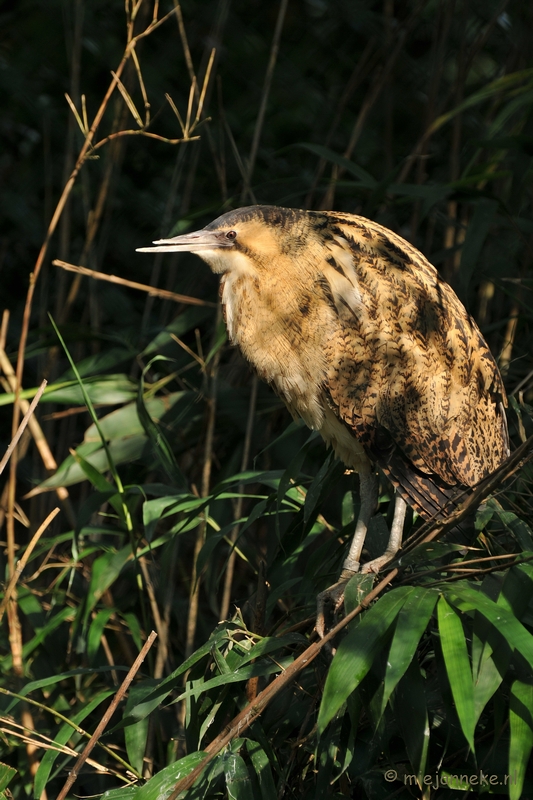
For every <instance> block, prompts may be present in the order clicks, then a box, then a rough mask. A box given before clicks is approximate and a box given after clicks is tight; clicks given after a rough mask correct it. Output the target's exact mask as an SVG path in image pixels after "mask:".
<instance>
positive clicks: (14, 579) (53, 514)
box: [0, 508, 60, 622]
mask: <svg viewBox="0 0 533 800" xmlns="http://www.w3.org/2000/svg"><path fill="white" fill-rule="evenodd" d="M59 511H60V509H59V508H54V510H53V511H51V512H50V513H49V514H48V516H47V517H46V519H45V521H44V522H43V523H42V525H40V526H39V528H38V529H37V531H36V532H35V533H34V535H33V537H32V539H31V542H30V543H29V545H28V546H27V548H26V550H25V551H24V555H23V556H22V558H21V559H20V561H19V562H18V563H17V566H16V569H15V571H14V572H13V574H12V575H11V578H10V581H9V583H8V585H7V588H6V591H5V593H4V597H3V599H2V602H1V603H0V622H1V621H2V617H3V616H4V611H5V610H6V606H7V604H8V602H9V598H10V597H11V595H12V594H13V592H14V590H15V586H16V585H17V581H18V579H19V578H20V576H21V574H22V572H23V571H24V567H25V566H26V564H27V563H28V559H29V557H30V556H31V554H32V552H33V550H34V549H35V545H36V544H37V542H38V541H39V539H40V538H41V536H42V535H43V533H44V532H45V530H46V529H47V528H48V526H49V525H50V523H51V522H52V520H53V519H55V518H56V517H57V515H58V514H59Z"/></svg>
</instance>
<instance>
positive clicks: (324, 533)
mask: <svg viewBox="0 0 533 800" xmlns="http://www.w3.org/2000/svg"><path fill="white" fill-rule="evenodd" d="M166 15H168V16H166ZM0 24H1V28H2V38H1V40H0V89H1V95H2V115H1V118H0V142H1V143H0V180H1V186H2V190H1V192H0V206H1V214H0V265H1V272H0V280H1V281H2V290H3V295H2V297H3V307H2V310H4V309H5V310H4V315H3V319H2V326H1V330H0V369H1V377H0V383H1V386H2V394H0V415H1V418H2V422H3V425H2V453H3V452H4V451H5V450H6V448H7V446H8V445H9V443H10V441H11V438H12V435H13V434H14V432H15V431H16V430H17V427H18V424H19V421H20V419H21V418H22V416H23V415H24V414H25V413H26V410H27V408H28V404H29V402H31V400H32V398H33V397H34V396H35V394H36V391H37V389H36V387H38V386H39V384H40V383H41V381H42V380H43V378H46V380H47V381H48V385H47V386H46V388H45V390H44V394H43V396H42V398H41V400H40V402H39V406H38V409H37V412H36V414H35V415H34V417H32V419H31V420H30V423H29V424H28V427H27V428H26V429H25V431H24V433H23V434H22V437H21V440H20V442H19V445H18V448H17V450H16V452H15V455H14V456H12V458H11V461H10V462H9V464H8V466H7V468H6V469H5V470H4V472H3V474H2V476H1V481H2V485H1V489H0V491H1V494H2V500H1V504H0V522H1V524H2V536H1V539H2V548H1V554H0V558H1V559H2V576H3V581H4V594H3V597H4V601H3V602H2V607H1V611H0V613H1V614H2V615H3V618H2V627H1V630H0V644H1V650H0V675H1V679H0V703H1V737H2V738H1V741H0V761H1V762H3V765H2V764H0V793H1V794H2V795H3V796H6V797H7V796H8V794H7V792H9V791H10V792H11V793H12V795H13V797H14V798H15V799H16V800H19V798H24V797H36V798H52V797H54V798H55V797H58V796H60V797H67V796H68V797H74V796H88V795H101V794H103V793H104V792H105V795H104V796H105V797H106V798H109V800H113V799H114V800H118V798H121V799H122V798H128V799H129V798H133V797H135V799H136V800H151V799H152V798H156V797H157V798H159V797H169V796H171V794H172V792H173V791H174V787H175V786H176V784H177V782H178V781H179V780H181V779H185V778H186V777H187V775H189V774H193V775H194V773H192V770H194V769H195V768H196V767H197V766H198V764H200V763H202V758H203V756H202V755H201V753H202V752H203V751H205V750H206V748H210V754H211V760H210V761H209V763H208V764H207V766H206V768H205V769H204V770H203V771H202V772H201V774H200V776H199V778H198V780H197V783H196V784H195V785H194V787H193V788H186V789H185V792H186V793H185V794H184V795H183V797H187V798H193V797H194V798H214V797H220V796H223V797H228V798H237V800H248V799H249V798H252V797H253V798H257V797H261V798H263V800H273V799H274V798H282V797H283V798H309V799H311V798H316V797H331V798H335V797H351V796H357V797H362V798H372V800H375V799H376V798H378V799H379V798H387V797H392V796H394V797H402V798H403V797H405V798H407V797H412V796H423V797H427V798H429V797H430V796H431V797H436V798H437V797H438V798H447V797H456V796H457V794H456V791H457V789H460V788H462V789H463V790H466V789H468V787H469V786H470V787H472V788H474V786H480V785H481V786H482V787H483V789H484V790H485V791H488V789H487V785H488V786H491V787H492V788H491V791H492V793H493V794H499V795H500V796H510V797H511V798H513V799H514V800H518V798H519V797H520V796H528V795H529V794H531V793H532V792H533V784H532V782H531V778H530V776H529V775H528V770H527V767H528V763H529V761H530V754H531V748H532V744H533V605H532V598H533V494H532V489H533V484H532V481H533V467H532V465H531V462H529V463H524V464H521V465H519V469H517V470H516V471H515V472H514V473H513V475H512V476H510V477H508V476H506V475H505V474H501V475H499V476H498V478H497V480H495V481H494V484H493V485H492V486H491V491H492V493H491V495H490V497H489V498H488V499H487V500H486V501H485V502H484V503H483V505H482V506H481V507H480V509H479V510H478V511H477V515H476V523H475V524H476V531H477V534H478V536H477V538H476V539H475V540H473V541H472V542H471V543H470V544H469V545H468V546H465V545H464V544H461V545H457V544H456V543H454V541H453V539H452V540H450V539H449V538H446V537H443V539H442V540H441V541H438V540H433V541H430V542H427V543H425V544H421V545H419V547H418V548H415V549H411V550H410V551H408V552H406V551H404V552H406V554H405V555H404V556H403V558H402V561H401V563H400V569H399V572H398V573H397V574H394V575H393V576H392V577H391V578H390V580H389V583H388V584H387V585H386V586H385V585H384V586H383V587H382V590H381V592H380V596H379V599H376V600H375V598H374V597H372V598H371V600H372V602H371V603H370V602H368V603H367V605H368V606H369V607H368V609H367V610H365V611H364V612H363V613H362V614H360V615H359V614H357V615H356V618H355V619H354V620H353V621H351V622H350V623H349V624H348V626H346V628H345V629H343V631H342V632H339V634H338V636H337V637H336V638H335V639H334V642H333V643H334V645H335V647H336V648H337V652H336V655H335V657H334V658H333V661H332V660H331V653H330V652H329V651H326V649H325V648H322V649H321V650H320V649H319V648H318V647H317V646H316V635H315V634H314V633H313V627H314V612H315V599H316V595H317V593H318V592H319V591H321V590H323V589H324V588H326V587H327V586H328V585H330V584H331V582H332V580H334V579H335V578H336V576H337V574H338V571H339V568H340V565H341V563H342V560H343V555H344V551H345V543H346V542H347V541H348V540H349V538H350V536H351V533H352V531H353V520H354V517H356V516H357V510H358V504H359V497H358V491H357V479H356V478H355V479H354V476H352V475H349V474H345V470H344V467H343V466H342V465H341V464H340V463H339V462H337V461H335V460H334V459H333V457H332V456H331V454H329V453H327V452H326V450H325V448H324V445H323V443H322V442H321V440H320V439H319V438H318V437H317V435H316V434H313V433H311V432H310V431H309V430H308V429H307V428H305V427H304V426H303V425H301V424H298V423H295V422H293V421H291V419H290V417H289V415H288V413H287V411H286V410H285V408H284V406H283V404H282V403H281V401H280V400H279V399H278V398H277V397H276V396H275V395H274V394H273V393H272V392H271V390H270V389H269V388H268V387H267V386H266V385H264V384H262V383H258V382H257V381H256V380H255V379H254V378H253V377H252V375H251V373H250V370H249V368H248V366H247V365H246V364H245V363H244V362H243V360H242V359H241V357H240V356H239V354H238V353H237V351H236V350H235V349H233V348H231V347H229V345H228V344H227V341H226V336H225V329H224V324H223V321H222V319H221V314H220V311H219V309H218V307H217V298H218V294H217V292H218V286H217V284H218V281H217V279H216V278H215V277H214V276H213V275H211V273H210V272H209V270H208V268H207V266H206V265H205V264H203V263H202V262H201V261H200V260H199V259H198V258H196V257H195V256H194V255H191V254H185V255H180V256H177V255H175V256H170V257H169V256H163V255H161V254H157V255H155V256H153V257H151V256H146V255H140V254H137V253H135V248H136V247H140V246H144V245H148V244H149V243H150V242H151V241H152V240H154V239H158V238H161V237H162V236H168V235H175V234H178V233H181V232H186V231H187V230H189V229H191V230H194V229H196V228H200V227H202V226H203V225H205V224H207V223H208V222H209V221H211V220H212V219H213V218H215V217H216V216H218V215H219V214H221V213H223V212H224V211H226V210H229V209H231V208H237V207H239V206H241V205H246V204H251V203H256V202H257V203H266V204H270V203H271V204H277V205H283V206H289V207H298V208H310V209H311V208H312V209H336V210H339V211H347V212H352V213H358V214H362V215H365V216H368V217H371V218H372V219H374V220H376V221H377V222H379V223H381V224H383V225H386V226H388V227H389V228H391V229H392V230H394V231H395V232H397V233H399V234H400V235H402V236H403V237H404V238H406V239H407V240H408V241H410V242H411V243H413V244H414V245H416V246H417V247H418V248H419V249H420V250H421V251H422V252H423V253H424V254H425V255H427V257H428V258H429V259H430V261H431V262H432V263H433V264H435V266H436V267H437V268H438V269H439V271H440V273H441V274H442V275H443V276H444V277H445V279H446V280H448V281H449V282H450V283H451V284H452V286H453V287H454V289H455V290H456V292H457V293H458V295H459V297H460V298H461V300H462V301H463V302H464V304H465V305H466V307H467V309H468V310H469V311H470V313H471V314H472V315H473V316H474V317H475V319H476V320H477V322H478V324H479V325H480V327H481V330H482V332H483V334H484V336H485V338H486V340H487V342H488V344H489V345H490V347H491V350H492V352H493V354H494V356H495V357H496V359H497V361H498V363H499V366H500V369H501V372H502V375H503V378H504V382H505V385H506V388H507V392H508V394H509V400H510V403H509V409H508V418H509V428H510V434H511V439H512V442H513V449H516V448H517V447H518V446H520V445H521V443H522V442H524V441H526V439H527V438H528V437H529V436H531V435H532V434H533V423H532V416H533V355H532V351H531V342H532V341H533V330H532V327H533V326H532V323H533V301H532V291H533V263H532V262H533V222H532V199H533V198H532V175H533V172H532V157H533V120H532V111H533V61H532V53H533V33H532V31H533V7H531V6H530V4H528V3H524V2H520V0H509V1H508V2H506V0H488V2H487V0H484V2H481V0H473V1H472V2H466V0H435V2H425V1H424V0H422V1H421V2H415V1H414V0H409V2H403V3H400V2H396V3H395V2H394V0H384V2H382V3H377V2H373V0H353V1H352V2H333V0H291V2H287V0H280V2H276V3H260V2H259V1H258V0H252V1H251V2H247V3H244V2H237V0H233V2H231V0H204V2H198V0H184V1H183V2H182V3H181V4H178V3H177V2H176V3H171V2H167V1H166V0H165V1H164V2H163V0H161V2H159V3H157V2H156V3H155V4H154V2H152V0H136V2H134V0H126V3H122V2H109V0H107V1H106V2H103V0H92V2H87V0H62V1H61V2H60V1H59V0H48V1H47V3H45V4H43V3H38V2H34V0H19V2H13V0H3V2H0ZM65 94H67V95H68V98H65ZM69 265H71V267H72V266H74V267H82V268H84V269H85V273H84V272H83V271H79V270H78V271H77V272H76V271H74V272H73V271H72V270H71V269H70V270H69ZM87 271H89V272H87ZM90 271H93V272H96V273H102V274H104V276H112V275H113V276H116V277H117V278H118V279H119V280H118V281H117V280H115V281H114V282H111V281H105V280H101V279H98V280H97V279H95V277H94V276H93V275H91V272H90ZM100 277H101V276H100ZM121 279H124V281H122V280H121ZM125 281H129V282H130V284H126V283H125ZM132 282H133V283H135V284H137V285H131V283H132ZM139 284H140V285H141V286H139ZM150 287H152V291H148V289H149V288H150ZM157 290H162V292H161V293H160V294H159V295H158V293H157ZM526 449H527V448H526ZM529 449H531V448H529ZM526 455H527V454H526V453H524V459H525V458H526ZM391 496H392V491H391V486H390V485H389V484H388V483H387V482H386V480H385V478H383V476H382V478H381V487H380V513H379V514H377V515H376V516H375V517H374V518H373V520H372V527H371V531H370V535H369V537H368V543H367V547H368V553H367V556H368V557H371V556H372V555H375V554H377V553H379V552H381V551H382V550H383V542H384V540H386V537H387V522H388V523H389V524H390V518H391V513H392V509H389V499H390V498H391ZM56 507H57V508H59V509H60V512H59V513H58V514H57V515H56V516H52V518H51V519H49V520H48V523H47V525H46V526H44V529H43V526H42V523H43V521H45V520H47V518H48V515H49V514H50V513H51V512H53V511H54V509H55V508H56ZM420 527H421V526H420V520H417V519H413V515H412V513H410V514H409V515H408V520H407V530H406V536H407V537H410V536H413V535H415V534H417V533H418V532H419V529H420ZM36 533H38V536H36V535H35V534H36ZM426 533H427V530H426ZM437 539H438V537H437ZM373 542H374V543H375V544H373ZM373 547H375V550H376V553H374V552H373V550H372V549H371V548H373ZM21 567H23V569H22V570H21V569H20V568H21ZM19 572H20V573H21V574H19ZM13 576H15V577H13ZM381 577H383V576H380V578H381ZM12 578H13V580H12V583H11V584H10V580H11V579H12ZM17 580H18V582H17ZM15 582H16V588H14V587H15ZM377 583H378V581H376V582H375V585H376V584H377ZM8 586H9V588H8ZM371 589H372V580H371V578H369V577H368V576H364V577H363V578H362V579H354V581H353V582H352V584H350V587H349V591H348V596H347V599H346V607H347V610H348V611H350V610H353V609H355V608H356V607H357V604H358V603H359V602H360V601H361V600H362V598H364V597H365V595H368V593H369V592H370V590H371ZM376 597H377V594H376ZM4 612H5V613H4ZM228 620H229V621H228ZM152 629H153V630H155V631H156V632H157V634H158V637H157V640H156V643H155V644H154V645H153V647H151V649H148V652H147V655H146V658H145V660H144V662H143V663H142V665H140V664H138V665H136V666H135V669H134V670H133V674H132V676H131V677H132V678H133V682H132V683H131V686H130V688H129V689H128V691H127V693H126V695H125V697H124V698H121V697H120V696H118V697H116V692H117V689H118V687H119V685H120V684H121V683H122V681H123V679H124V677H125V676H126V673H127V672H128V670H129V669H130V668H131V667H132V665H133V664H134V662H135V659H136V657H137V655H138V653H139V652H140V650H141V648H142V647H143V645H144V643H145V642H146V640H147V637H148V635H149V634H150V631H151V630H152ZM313 647H314V648H315V649H314V650H308V648H313ZM311 656H312V658H311ZM298 658H302V660H305V661H306V664H305V666H304V664H303V663H302V662H297V659H298ZM295 664H296V666H294V665H295ZM300 666H301V669H299V668H300ZM291 670H293V671H294V674H293V672H291ZM298 670H299V671H298ZM285 675H286V677H284V676H285ZM276 676H277V677H276ZM291 676H292V677H291ZM274 680H277V681H278V682H277V683H275V684H274ZM269 687H273V688H271V689H269ZM265 690H267V694H261V693H262V692H264V691H265ZM269 691H270V694H268V692H269ZM113 697H115V698H116V700H118V703H117V706H116V709H115V710H114V711H113V713H112V714H111V716H110V719H109V720H107V721H106V720H104V722H107V724H106V730H105V733H104V734H103V735H99V736H98V741H97V744H96V747H95V748H94V749H92V750H91V752H90V753H89V752H88V751H84V748H85V746H86V744H87V741H88V739H89V737H90V735H91V734H92V733H93V732H94V731H95V729H96V728H97V726H98V724H99V723H100V722H101V720H102V717H103V714H104V711H105V710H106V709H107V708H108V706H109V703H110V702H111V699H112V698H113ZM258 697H259V700H256V698H258ZM261 698H262V699H261ZM249 703H251V704H252V705H251V708H252V709H253V708H255V707H257V708H258V709H259V710H261V711H262V714H261V715H260V716H258V717H257V718H254V719H252V718H250V717H249V716H248V717H246V718H245V720H244V723H243V722H242V721H240V722H239V724H237V725H235V727H234V728H233V729H232V731H231V732H230V734H229V735H228V737H227V739H226V740H223V738H221V737H222V735H223V732H224V730H225V728H226V726H227V725H231V724H232V720H234V719H235V718H236V717H237V715H238V714H239V713H241V712H243V711H244V712H245V714H246V713H247V712H246V709H247V704H249ZM254 704H255V705H254ZM249 710H250V709H249ZM248 723H251V724H250V725H249V727H247V725H248ZM82 752H85V757H86V760H85V763H84V764H83V765H80V767H79V769H78V768H77V769H76V772H77V773H79V774H78V775H77V776H76V775H73V776H72V778H73V779H74V778H76V780H75V782H73V783H72V785H70V786H69V785H66V781H67V778H68V773H69V771H71V770H73V768H74V764H75V763H76V759H77V758H78V756H79V755H80V754H81V753H82ZM199 772H200V770H199ZM425 776H426V777H427V776H430V777H431V781H432V784H433V786H429V785H428V780H426V781H425V780H424V778H425ZM480 776H488V779H489V780H491V783H490V784H487V785H485V784H484V783H480V780H481V778H480ZM506 776H507V777H506ZM483 779H484V780H485V779H486V778H483ZM476 780H477V783H476ZM62 787H63V791H62ZM182 788H183V786H182ZM474 791H476V789H474ZM479 791H481V789H480V790H479Z"/></svg>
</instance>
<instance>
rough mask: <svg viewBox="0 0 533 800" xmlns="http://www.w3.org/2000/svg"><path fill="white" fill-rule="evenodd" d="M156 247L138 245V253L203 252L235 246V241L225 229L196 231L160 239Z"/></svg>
mask: <svg viewBox="0 0 533 800" xmlns="http://www.w3.org/2000/svg"><path fill="white" fill-rule="evenodd" d="M154 245H155V247H137V248H136V249H137V252H138V253H202V252H205V251H206V250H218V249H219V248H221V247H233V241H231V240H230V239H227V238H226V236H225V232H224V231H208V230H205V229H204V230H201V231H194V233H185V234H183V235H182V236H174V237H173V238H172V239H158V240H157V241H156V242H154Z"/></svg>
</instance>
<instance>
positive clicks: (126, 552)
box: [85, 544, 132, 619]
mask: <svg viewBox="0 0 533 800" xmlns="http://www.w3.org/2000/svg"><path fill="white" fill-rule="evenodd" d="M131 558H132V553H131V546H130V545H129V544H128V545H126V546H125V547H123V548H122V549H121V550H118V551H117V552H114V551H111V552H109V553H104V554H103V555H101V556H99V557H98V558H97V559H95V560H94V562H93V565H92V569H91V582H90V584H89V590H88V592H87V604H86V608H85V618H86V619H87V617H88V615H89V614H90V612H91V611H92V610H93V608H94V607H95V605H96V604H97V602H98V601H99V600H100V598H101V597H102V595H103V593H104V592H105V591H107V589H109V587H110V586H111V584H112V583H113V582H114V581H116V579H117V578H118V576H119V575H120V573H121V572H122V569H123V568H124V565H125V564H127V563H128V561H130V560H131Z"/></svg>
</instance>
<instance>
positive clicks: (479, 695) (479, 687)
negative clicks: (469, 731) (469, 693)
mask: <svg viewBox="0 0 533 800" xmlns="http://www.w3.org/2000/svg"><path fill="white" fill-rule="evenodd" d="M502 680H503V678H502V676H501V675H500V671H499V670H498V668H497V666H496V664H495V663H494V661H493V660H492V650H491V649H490V648H489V647H488V646H487V645H486V646H485V648H484V650H483V654H482V656H481V661H480V665H479V669H478V672H477V675H476V676H475V677H474V727H475V725H477V723H478V721H479V718H480V716H481V714H482V713H483V709H484V708H485V706H486V705H487V703H488V702H489V700H490V698H491V697H492V696H493V694H494V692H495V691H496V690H497V688H498V687H499V686H500V684H501V682H502Z"/></svg>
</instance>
